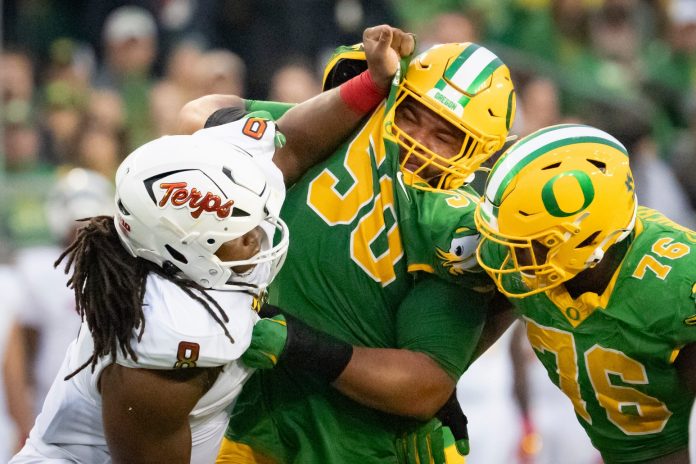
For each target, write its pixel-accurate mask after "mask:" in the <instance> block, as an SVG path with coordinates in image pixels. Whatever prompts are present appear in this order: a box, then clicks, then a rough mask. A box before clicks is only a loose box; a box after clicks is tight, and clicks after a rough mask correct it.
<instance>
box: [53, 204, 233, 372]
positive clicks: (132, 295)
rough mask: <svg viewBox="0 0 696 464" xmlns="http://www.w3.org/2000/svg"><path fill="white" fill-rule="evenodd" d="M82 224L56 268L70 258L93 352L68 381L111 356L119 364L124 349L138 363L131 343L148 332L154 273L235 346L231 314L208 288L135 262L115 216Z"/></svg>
mask: <svg viewBox="0 0 696 464" xmlns="http://www.w3.org/2000/svg"><path fill="white" fill-rule="evenodd" d="M82 221H86V225H85V226H83V227H81V228H80V229H79V230H78V233H77V236H76V238H75V240H74V241H73V242H72V244H70V246H68V248H67V249H66V250H65V251H64V252H63V253H62V254H61V255H60V257H59V258H58V259H57V260H56V262H55V264H54V265H55V266H56V267H58V266H59V265H60V263H61V262H62V261H63V260H64V259H66V258H67V262H66V263H65V274H68V273H69V272H70V269H71V268H72V269H73V273H72V275H71V276H70V279H69V280H68V284H67V285H68V287H70V288H71V289H73V290H74V292H75V303H76V309H77V312H78V314H79V315H80V318H81V319H82V320H83V321H84V320H86V321H87V326H88V327H89V331H90V334H91V335H92V340H93V341H94V351H93V352H92V356H90V358H89V359H88V360H87V361H86V362H85V363H84V364H82V365H81V366H80V367H78V368H77V369H76V370H75V371H74V372H72V373H71V374H69V375H68V376H67V377H65V380H68V379H70V378H71V377H73V376H74V375H76V374H77V373H78V372H80V371H81V370H82V369H84V368H85V367H87V366H88V365H91V367H92V371H94V368H95V366H96V365H97V361H98V360H99V358H100V357H102V356H111V359H112V361H115V360H116V355H117V352H118V351H117V350H119V349H120V350H121V353H123V356H125V357H128V356H130V357H131V358H132V359H133V360H134V361H137V360H138V355H137V354H136V353H135V351H134V350H133V347H132V346H131V339H132V337H133V335H134V333H135V331H136V330H137V334H138V335H137V336H138V341H140V340H141V339H142V336H143V333H144V331H145V318H144V314H143V299H144V298H145V286H146V282H147V276H148V274H150V273H151V272H152V273H155V274H157V275H160V276H162V277H164V278H166V279H167V280H170V281H172V282H174V283H176V284H177V285H178V286H179V288H181V289H182V290H183V291H184V293H186V294H187V295H188V296H189V297H191V298H192V299H194V300H196V301H198V302H199V303H201V304H202V305H203V306H204V307H205V309H206V310H207V311H208V314H210V316H212V317H213V319H215V321H216V322H217V323H218V324H219V325H220V326H221V327H222V328H223V330H224V332H225V335H226V336H227V338H228V339H229V340H230V341H231V342H232V343H234V339H233V338H232V336H231V335H230V333H229V331H228V330H227V327H226V326H225V323H226V322H229V318H228V317H227V314H226V313H225V311H224V310H223V309H222V307H221V306H220V304H219V303H218V302H217V301H215V299H214V298H212V297H211V296H210V295H209V294H208V292H207V291H206V289H205V288H203V287H201V286H200V285H199V284H197V283H196V282H193V281H191V280H187V279H185V278H180V277H178V276H176V274H177V273H178V269H176V267H175V266H171V265H170V266H165V269H167V270H165V269H163V268H162V267H160V266H158V265H157V264H155V263H153V262H151V261H148V260H146V259H143V258H136V257H133V256H131V255H130V253H128V251H127V250H126V248H125V247H124V246H123V245H122V244H121V240H120V238H119V237H118V233H117V232H116V227H115V225H114V218H113V217H112V216H96V217H93V218H87V219H83V220H82ZM193 290H196V292H195V293H194V291H193ZM211 304H212V306H214V307H215V309H217V313H216V312H215V311H214V310H213V308H212V307H211ZM218 314H219V315H218ZM223 321H224V322H223Z"/></svg>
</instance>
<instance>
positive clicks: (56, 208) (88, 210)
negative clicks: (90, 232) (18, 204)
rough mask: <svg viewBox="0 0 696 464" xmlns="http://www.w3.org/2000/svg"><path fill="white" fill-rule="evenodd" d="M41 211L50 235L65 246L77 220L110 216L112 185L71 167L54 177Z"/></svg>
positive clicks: (83, 170)
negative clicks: (43, 210)
mask: <svg viewBox="0 0 696 464" xmlns="http://www.w3.org/2000/svg"><path fill="white" fill-rule="evenodd" d="M44 209H45V211H46V221H47V223H48V228H49V230H50V231H51V234H53V236H54V237H55V238H56V239H57V240H58V241H60V242H61V243H65V242H66V241H68V240H69V239H70V238H71V236H72V232H73V231H74V230H75V228H77V227H79V226H80V224H79V223H77V222H76V221H77V220H79V219H83V218H88V217H92V216H101V215H107V216H110V215H112V214H113V212H114V186H113V184H112V183H111V182H110V181H109V179H107V178H106V177H104V176H103V175H101V174H99V173H98V172H96V171H92V170H89V169H82V168H74V169H71V170H69V171H68V172H66V173H64V174H63V175H61V176H59V177H58V179H57V180H56V183H55V184H54V185H53V186H52V187H51V189H50V190H49V193H48V197H47V199H46V203H45V204H44Z"/></svg>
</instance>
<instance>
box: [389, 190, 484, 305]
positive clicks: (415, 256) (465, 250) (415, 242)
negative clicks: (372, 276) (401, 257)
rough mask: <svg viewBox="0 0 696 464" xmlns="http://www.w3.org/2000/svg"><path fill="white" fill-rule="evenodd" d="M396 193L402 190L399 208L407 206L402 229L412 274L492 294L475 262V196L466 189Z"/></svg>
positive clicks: (477, 238)
mask: <svg viewBox="0 0 696 464" xmlns="http://www.w3.org/2000/svg"><path fill="white" fill-rule="evenodd" d="M397 189H398V190H402V197H401V198H400V204H406V205H408V207H407V208H405V209H406V211H402V212H400V214H401V215H402V217H401V221H400V226H401V229H402V234H403V236H404V239H403V242H404V247H405V250H406V257H407V260H408V269H409V271H410V272H419V271H422V272H426V273H430V274H434V275H436V276H438V277H440V278H442V279H445V280H447V281H450V282H455V283H457V284H459V285H463V286H465V287H467V288H470V289H472V290H475V291H478V292H489V291H491V290H492V289H493V285H492V282H491V281H490V279H489V278H488V277H487V275H486V274H485V272H483V270H482V269H481V268H480V267H479V265H478V263H477V262H476V247H477V246H478V242H479V233H478V231H477V230H476V224H475V223H474V211H475V209H476V201H477V197H476V195H475V194H474V193H473V192H472V191H469V190H467V189H459V190H454V191H451V192H446V193H433V192H423V191H421V190H417V189H413V188H410V187H405V188H401V187H397ZM403 193H405V194H403Z"/></svg>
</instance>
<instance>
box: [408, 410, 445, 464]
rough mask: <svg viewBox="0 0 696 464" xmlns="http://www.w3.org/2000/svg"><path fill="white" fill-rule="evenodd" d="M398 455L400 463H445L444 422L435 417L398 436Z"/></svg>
mask: <svg viewBox="0 0 696 464" xmlns="http://www.w3.org/2000/svg"><path fill="white" fill-rule="evenodd" d="M396 455H397V460H398V462H399V464H445V463H446V461H445V441H444V436H443V430H442V423H441V422H440V421H439V420H438V419H435V418H433V419H431V420H430V421H428V422H426V423H425V424H423V425H421V426H420V427H419V428H418V429H416V430H415V431H412V432H408V433H405V434H403V435H402V436H401V437H399V438H397V441H396Z"/></svg>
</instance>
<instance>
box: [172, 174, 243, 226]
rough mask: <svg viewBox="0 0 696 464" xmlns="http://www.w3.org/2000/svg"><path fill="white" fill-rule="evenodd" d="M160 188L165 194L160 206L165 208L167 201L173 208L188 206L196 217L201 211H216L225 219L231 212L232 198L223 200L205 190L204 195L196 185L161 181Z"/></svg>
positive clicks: (196, 217)
mask: <svg viewBox="0 0 696 464" xmlns="http://www.w3.org/2000/svg"><path fill="white" fill-rule="evenodd" d="M159 186H160V188H161V189H163V190H165V191H166V192H165V194H164V196H163V197H162V199H161V200H160V201H159V203H158V205H159V207H160V208H166V206H167V203H171V204H172V206H174V207H175V208H179V207H181V206H185V205H186V206H188V208H189V210H190V211H191V216H192V217H193V218H194V219H198V218H199V217H200V215H201V214H202V213H203V212H206V213H216V214H217V217H219V218H220V219H225V218H226V217H228V216H229V215H230V213H231V212H232V205H233V204H234V200H227V201H226V202H224V203H223V200H222V199H221V198H220V196H219V195H215V194H214V193H210V192H207V193H206V194H205V195H203V193H201V192H200V191H199V190H198V189H197V188H196V187H192V188H191V189H190V190H189V188H188V183H186V182H163V183H161V184H160V185H159Z"/></svg>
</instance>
